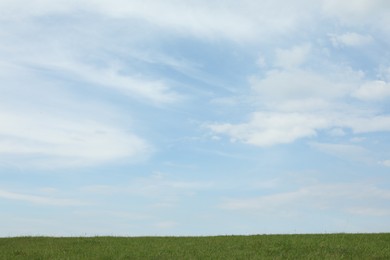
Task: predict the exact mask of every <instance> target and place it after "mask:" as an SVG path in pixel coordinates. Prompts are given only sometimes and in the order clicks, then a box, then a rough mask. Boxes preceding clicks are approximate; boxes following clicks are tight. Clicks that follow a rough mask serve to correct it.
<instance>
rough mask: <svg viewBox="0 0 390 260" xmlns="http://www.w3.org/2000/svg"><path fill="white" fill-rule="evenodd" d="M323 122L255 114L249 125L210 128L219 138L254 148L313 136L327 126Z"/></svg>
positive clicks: (299, 116) (309, 117)
mask: <svg viewBox="0 0 390 260" xmlns="http://www.w3.org/2000/svg"><path fill="white" fill-rule="evenodd" d="M328 124H329V123H328V122H327V120H326V119H323V118H318V117H314V116H312V115H310V114H299V113H272V112H256V113H254V114H253V115H252V117H251V119H250V120H249V122H248V123H244V124H237V125H232V124H210V125H209V126H208V127H209V128H210V129H211V130H212V131H214V132H215V133H218V134H227V135H229V136H230V137H231V138H232V140H233V141H235V140H238V141H242V142H244V143H248V144H252V145H257V146H270V145H274V144H283V143H291V142H293V141H295V140H296V139H298V138H303V137H310V136H315V135H316V130H317V129H321V128H325V127H327V126H328Z"/></svg>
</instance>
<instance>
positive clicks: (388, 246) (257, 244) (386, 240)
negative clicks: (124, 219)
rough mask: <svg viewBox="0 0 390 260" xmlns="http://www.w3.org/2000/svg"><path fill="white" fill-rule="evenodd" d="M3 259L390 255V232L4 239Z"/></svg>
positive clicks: (1, 243) (0, 244) (0, 249)
mask: <svg viewBox="0 0 390 260" xmlns="http://www.w3.org/2000/svg"><path fill="white" fill-rule="evenodd" d="M0 259H390V233H381V234H311V235H254V236H215V237H12V238H0Z"/></svg>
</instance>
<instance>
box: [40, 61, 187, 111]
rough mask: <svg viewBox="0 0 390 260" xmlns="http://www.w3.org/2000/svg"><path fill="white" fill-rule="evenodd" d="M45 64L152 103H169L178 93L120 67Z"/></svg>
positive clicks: (175, 98)
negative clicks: (99, 67) (130, 73)
mask: <svg viewBox="0 0 390 260" xmlns="http://www.w3.org/2000/svg"><path fill="white" fill-rule="evenodd" d="M46 66H47V68H50V69H57V70H58V71H61V72H62V73H67V72H68V73H70V75H74V76H76V77H78V78H80V79H81V80H85V81H86V82H89V83H92V84H97V85H100V86H104V87H108V88H111V89H114V90H118V91H120V92H121V93H123V94H125V95H127V96H129V97H135V98H140V99H145V100H147V101H151V102H152V103H154V104H161V103H171V102H174V101H177V100H178V99H179V95H178V94H176V93H174V92H172V91H171V90H170V88H169V87H168V86H167V84H166V83H164V82H163V81H162V80H148V79H143V78H142V77H135V76H131V75H126V73H123V72H122V73H121V72H120V71H121V69H120V68H115V67H108V68H104V69H95V68H93V67H90V66H87V65H83V64H81V63H75V62H71V63H65V64H52V65H46Z"/></svg>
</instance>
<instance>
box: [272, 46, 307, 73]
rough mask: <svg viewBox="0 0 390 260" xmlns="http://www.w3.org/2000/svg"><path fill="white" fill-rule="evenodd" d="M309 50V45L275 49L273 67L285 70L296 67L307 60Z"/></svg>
mask: <svg viewBox="0 0 390 260" xmlns="http://www.w3.org/2000/svg"><path fill="white" fill-rule="evenodd" d="M310 48H311V47H310V45H309V44H305V45H299V46H294V47H292V48H291V49H277V50H276V61H275V65H277V66H280V67H282V68H286V69H289V68H295V67H298V66H300V65H302V64H303V63H305V61H306V60H307V58H308V56H309V54H310Z"/></svg>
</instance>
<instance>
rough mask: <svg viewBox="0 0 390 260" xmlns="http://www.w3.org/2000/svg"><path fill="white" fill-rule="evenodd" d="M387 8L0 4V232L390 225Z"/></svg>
mask: <svg viewBox="0 0 390 260" xmlns="http://www.w3.org/2000/svg"><path fill="white" fill-rule="evenodd" d="M388 24H390V4H389V2H388V1H387V0H356V1H336V0H321V1H320V0H314V1H313V0H310V1H309V0H307V1H306V0H294V1H281V0H273V1H253V0H243V1H230V0H226V1H203V0H198V1H192V0H186V1H177V0H165V1H158V0H155V1H151V0H144V1H132V0H110V1H108V0H107V1H106V0H100V1H92V0H78V1H69V0H66V1H65V0H56V1H49V0H32V1H27V2H26V1H22V0H0V208H1V214H0V223H1V224H0V236H18V235H55V236H78V235H126V236H143V235H225V234H259V233H260V234H263V233H324V232H390V148H389V146H388V144H389V141H390V134H389V132H390V105H389V104H390V47H389V46H390V28H389V26H388Z"/></svg>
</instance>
